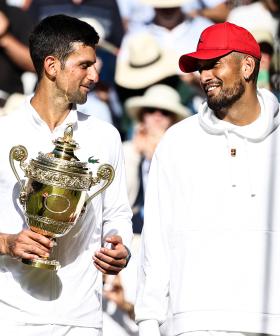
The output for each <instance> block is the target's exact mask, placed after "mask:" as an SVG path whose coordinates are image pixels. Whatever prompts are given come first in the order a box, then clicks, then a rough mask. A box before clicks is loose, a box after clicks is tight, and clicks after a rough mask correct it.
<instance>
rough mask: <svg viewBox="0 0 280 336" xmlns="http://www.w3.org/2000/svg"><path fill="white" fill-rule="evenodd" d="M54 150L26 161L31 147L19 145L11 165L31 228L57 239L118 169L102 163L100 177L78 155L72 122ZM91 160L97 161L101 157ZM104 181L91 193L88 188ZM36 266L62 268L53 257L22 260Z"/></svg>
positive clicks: (75, 221) (14, 148)
mask: <svg viewBox="0 0 280 336" xmlns="http://www.w3.org/2000/svg"><path fill="white" fill-rule="evenodd" d="M54 145H55V148H54V150H53V151H52V152H51V153H47V154H43V153H41V152H39V153H38V157H37V158H36V159H31V160H30V162H29V163H27V162H26V159H27V157H28V152H27V149H26V148H25V147H24V146H22V145H18V146H15V147H13V148H12V149H11V150H10V165H11V168H12V170H13V172H14V174H15V176H16V178H17V180H18V182H19V184H20V187H21V191H20V195H19V200H20V203H21V204H22V205H23V208H24V215H25V218H26V222H27V224H28V226H29V228H30V229H31V230H32V231H34V232H37V233H40V234H42V235H44V236H47V237H49V238H50V239H55V238H57V237H61V236H64V235H66V234H67V233H68V232H69V231H70V230H71V228H72V227H73V226H74V225H75V224H76V223H77V222H78V220H79V219H80V218H81V217H82V214H83V213H84V212H85V209H86V206H87V204H88V203H89V202H90V201H91V200H92V199H93V198H94V197H95V196H97V195H98V194H100V193H101V192H103V191H104V190H105V189H106V188H108V187H109V185H110V184H111V183H112V181H113V179H114V175H115V172H114V168H113V167H112V166H111V165H109V164H102V165H100V166H99V168H98V170H97V173H96V176H93V174H92V172H91V171H90V170H89V168H88V167H87V162H81V161H80V160H79V159H78V158H77V157H76V156H75V154H74V151H75V150H77V149H78V148H79V145H78V144H77V142H75V141H74V139H73V125H72V124H69V125H68V126H67V127H66V129H65V131H64V136H63V137H60V138H58V139H56V140H55V141H54ZM15 161H19V163H20V168H21V169H22V170H23V172H24V174H25V176H26V177H27V180H26V181H24V182H23V181H22V180H21V179H20V177H19V174H18V173H17V170H16V167H15ZM89 162H92V163H97V162H98V160H91V158H89ZM101 182H102V185H101V187H100V188H99V189H98V190H97V191H96V192H95V193H93V194H92V195H91V196H88V195H87V191H89V190H90V189H91V187H93V186H95V185H97V184H99V183H101ZM22 262H23V263H25V264H28V265H31V266H34V267H38V268H43V269H49V270H58V269H59V268H60V264H59V261H57V260H50V259H49V258H38V259H34V260H29V259H22Z"/></svg>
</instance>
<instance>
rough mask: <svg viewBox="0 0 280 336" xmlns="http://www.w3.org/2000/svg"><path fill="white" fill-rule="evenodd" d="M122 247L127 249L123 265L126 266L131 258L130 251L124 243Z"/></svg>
mask: <svg viewBox="0 0 280 336" xmlns="http://www.w3.org/2000/svg"><path fill="white" fill-rule="evenodd" d="M124 247H125V249H126V250H127V253H128V254H127V257H126V258H125V260H126V265H125V266H124V267H126V266H127V265H128V263H129V260H130V258H131V252H130V250H129V248H128V247H127V246H125V245H124Z"/></svg>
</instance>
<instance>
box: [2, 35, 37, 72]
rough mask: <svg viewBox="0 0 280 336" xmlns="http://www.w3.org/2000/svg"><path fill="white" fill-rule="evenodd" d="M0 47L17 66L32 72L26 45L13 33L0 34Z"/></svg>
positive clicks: (32, 67) (32, 68)
mask: <svg viewBox="0 0 280 336" xmlns="http://www.w3.org/2000/svg"><path fill="white" fill-rule="evenodd" d="M0 47H2V49H3V50H4V52H5V53H6V55H7V56H8V57H9V58H10V59H11V60H12V61H13V62H14V63H15V64H16V65H17V66H18V67H19V68H21V69H22V70H24V71H32V72H34V66H33V63H32V60H31V57H30V53H29V49H28V47H27V46H25V45H24V44H22V43H21V42H19V41H18V40H17V39H16V38H15V37H14V36H13V35H11V34H10V33H6V34H4V35H2V36H0Z"/></svg>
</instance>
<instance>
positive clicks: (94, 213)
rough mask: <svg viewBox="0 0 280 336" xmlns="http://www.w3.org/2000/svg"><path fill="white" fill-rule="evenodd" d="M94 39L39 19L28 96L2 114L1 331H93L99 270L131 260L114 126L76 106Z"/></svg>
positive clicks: (79, 25) (91, 67)
mask: <svg viewBox="0 0 280 336" xmlns="http://www.w3.org/2000/svg"><path fill="white" fill-rule="evenodd" d="M98 39H99V38H98V35H97V33H96V31H95V30H94V28H93V27H91V26H90V25H88V24H87V23H85V22H83V21H80V20H78V19H76V18H72V17H69V16H65V15H55V16H50V17H47V18H45V19H44V20H42V21H41V22H40V23H39V24H38V26H37V27H36V28H35V30H34V31H33V33H32V34H31V36H30V53H31V57H32V60H33V63H34V66H35V68H36V71H37V75H38V85H37V88H36V90H35V94H34V96H32V97H29V98H28V99H27V100H26V101H25V102H24V104H23V105H22V106H20V108H19V109H18V111H16V112H14V113H12V114H10V115H9V116H7V117H2V118H1V123H0V141H1V151H0V199H1V206H0V232H1V233H0V288H1V291H0V322H1V330H3V331H5V334H6V335H21V336H35V335H36V336H37V335H40V336H42V335H43V336H44V335H46V336H50V335H56V336H61V335H68V336H76V335H78V336H83V335H85V336H87V335H91V336H100V335H101V334H102V302H101V300H102V273H104V274H117V273H118V272H120V271H121V269H122V268H124V267H125V266H126V265H127V263H128V260H129V254H130V253H129V249H128V248H127V247H126V246H129V245H130V241H131V238H132V229H131V210H130V207H129V205H128V200H127V195H126V185H125V176H124V167H123V154H122V146H121V141H120V137H119V134H118V131H117V130H116V129H115V128H114V127H113V126H112V125H110V124H107V123H105V122H103V121H101V120H98V119H97V118H94V117H89V116H86V115H83V114H81V113H79V112H78V111H77V110H76V104H83V103H85V102H86V100H87V94H88V92H89V91H90V90H91V88H92V86H93V85H94V83H96V82H97V80H98V74H97V71H96V69H95V63H96V54H95V46H96V44H97V43H98ZM27 156H28V157H29V156H30V158H32V160H29V161H30V163H27V162H26V161H25V160H26V159H27ZM9 158H10V160H9ZM15 161H19V166H20V168H21V170H22V171H23V172H21V173H20V172H19V174H18V167H17V165H18V163H15ZM27 161H28V160H27ZM94 266H95V267H94Z"/></svg>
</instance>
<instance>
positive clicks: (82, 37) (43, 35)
mask: <svg viewBox="0 0 280 336" xmlns="http://www.w3.org/2000/svg"><path fill="white" fill-rule="evenodd" d="M98 41H99V36H98V34H97V32H96V30H95V29H94V28H93V27H92V26H90V25H89V24H88V23H86V22H84V21H81V20H79V19H77V18H75V17H71V16H67V15H63V14H59V15H53V16H48V17H46V18H45V19H43V20H42V21H41V22H40V23H39V24H38V25H37V26H36V27H35V29H34V30H33V32H32V33H31V35H30V37H29V49H30V55H31V58H32V61H33V64H34V67H35V70H36V72H37V75H38V77H39V79H40V78H41V76H42V73H43V68H44V60H45V58H46V57H47V56H49V55H53V56H55V57H57V58H58V59H59V60H60V61H61V63H62V64H64V62H65V60H66V59H67V57H68V56H69V55H70V54H71V52H73V43H74V42H82V43H83V44H84V45H86V46H92V47H93V48H95V46H96V44H97V43H98Z"/></svg>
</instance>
